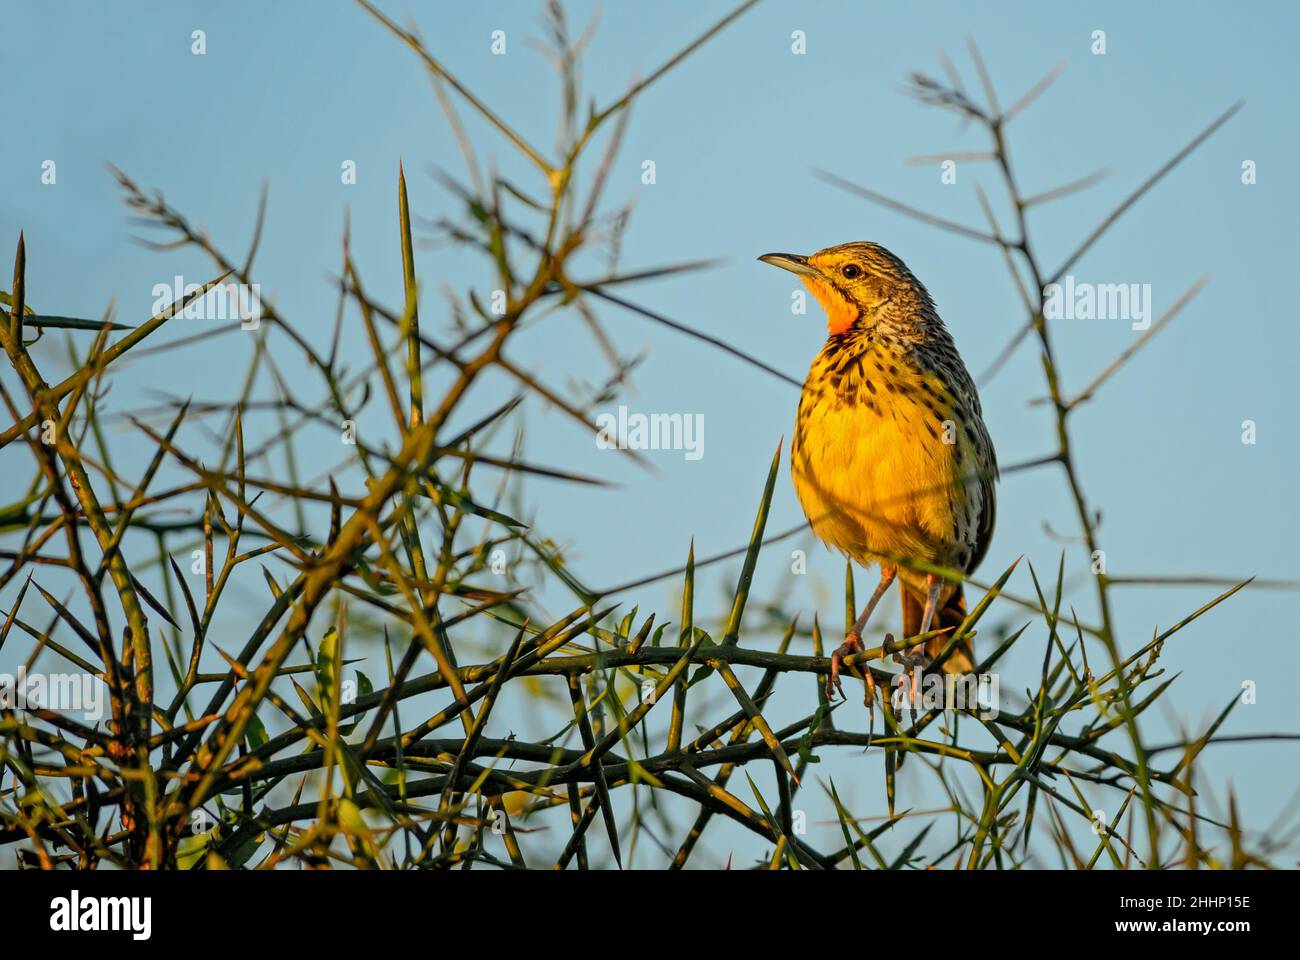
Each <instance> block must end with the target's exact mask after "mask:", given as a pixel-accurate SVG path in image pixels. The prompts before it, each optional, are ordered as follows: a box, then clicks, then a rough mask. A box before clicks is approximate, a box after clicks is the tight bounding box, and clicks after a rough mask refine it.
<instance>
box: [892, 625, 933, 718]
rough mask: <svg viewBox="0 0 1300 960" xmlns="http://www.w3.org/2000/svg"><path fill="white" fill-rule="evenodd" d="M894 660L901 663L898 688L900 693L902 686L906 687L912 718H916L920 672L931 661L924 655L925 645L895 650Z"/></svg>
mask: <svg viewBox="0 0 1300 960" xmlns="http://www.w3.org/2000/svg"><path fill="white" fill-rule="evenodd" d="M894 662H895V663H897V664H901V665H902V667H903V672H902V673H900V674H899V675H898V690H899V692H900V693H901V692H902V690H903V688H904V687H907V688H908V703H909V704H910V705H911V707H912V719H913V722H915V720H916V692H917V689H918V688H919V687H920V683H921V673H922V671H924V670H925V669H926V668H927V667H929V666H930V664H931V663H932V662H933V661H932V660H931V659H930V657H929V656H927V655H926V652H925V645H924V644H917V645H916V646H914V647H912V648H911V649H909V650H906V651H902V650H900V651H896V652H895V653H894Z"/></svg>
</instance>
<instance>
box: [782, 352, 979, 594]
mask: <svg viewBox="0 0 1300 960" xmlns="http://www.w3.org/2000/svg"><path fill="white" fill-rule="evenodd" d="M905 376H907V377H908V378H907V379H900V380H899V381H897V383H898V388H897V389H884V388H882V387H881V386H880V384H881V383H882V381H881V380H879V379H878V380H876V381H874V383H873V385H874V386H876V390H875V391H874V392H873V393H871V394H866V393H863V394H860V396H859V402H851V401H849V402H845V401H844V400H843V398H842V396H837V395H836V394H835V393H834V392H832V391H830V390H824V391H822V392H821V393H820V394H816V395H814V396H811V397H809V398H806V400H805V402H804V404H802V405H801V408H800V423H799V426H798V429H797V430H796V444H795V445H794V446H793V447H792V450H791V472H792V475H793V478H794V485H795V491H796V493H797V494H798V496H799V500H800V502H801V503H802V505H803V509H804V513H805V514H806V515H807V517H808V519H809V521H810V523H811V525H812V528H813V531H814V532H815V533H816V534H817V536H818V537H820V538H821V539H822V540H823V541H825V542H826V543H827V544H828V545H830V546H831V547H833V548H835V549H837V550H839V551H840V552H842V553H844V554H845V555H847V556H849V557H850V558H852V559H853V560H855V561H857V562H859V563H862V564H869V563H873V562H878V561H880V560H882V559H884V560H886V561H888V560H889V559H890V558H891V557H903V558H909V559H912V560H919V561H923V562H925V563H931V564H936V565H939V566H945V567H962V566H964V565H965V562H966V561H968V560H969V557H970V552H971V544H973V543H974V540H975V537H976V531H977V527H978V521H979V508H980V506H981V505H980V504H979V503H978V502H975V501H977V500H978V497H979V492H978V484H972V483H971V482H970V480H971V477H970V474H971V470H972V468H973V467H974V465H975V462H976V460H975V457H974V451H973V449H972V447H971V444H970V441H969V437H968V435H967V434H966V432H965V431H963V430H962V429H960V427H959V426H958V425H956V423H955V417H956V415H955V414H954V413H953V412H952V410H951V408H950V407H949V406H948V404H947V402H946V401H947V400H948V399H949V398H948V397H947V395H946V392H945V391H942V390H941V389H938V388H936V389H935V390H934V391H933V392H922V391H921V390H919V389H917V388H918V387H919V383H920V375H919V374H915V375H905ZM927 404H928V405H927ZM900 575H902V576H903V577H904V579H906V580H909V581H914V580H916V579H917V578H918V577H919V578H921V579H923V578H924V574H911V575H909V574H908V573H907V572H905V571H902V570H900Z"/></svg>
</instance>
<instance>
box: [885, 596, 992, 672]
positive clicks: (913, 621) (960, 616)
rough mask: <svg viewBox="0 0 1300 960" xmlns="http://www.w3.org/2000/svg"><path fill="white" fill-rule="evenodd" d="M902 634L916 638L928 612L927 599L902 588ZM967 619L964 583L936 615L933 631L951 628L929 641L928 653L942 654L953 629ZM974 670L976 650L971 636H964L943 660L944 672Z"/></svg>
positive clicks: (933, 656) (933, 654) (930, 654)
mask: <svg viewBox="0 0 1300 960" xmlns="http://www.w3.org/2000/svg"><path fill="white" fill-rule="evenodd" d="M902 594H903V636H905V637H914V636H916V635H917V634H918V633H920V632H921V620H922V619H923V618H924V615H925V598H924V596H920V597H918V596H916V595H915V594H914V593H913V592H912V591H911V590H903V591H902ZM965 619H966V598H965V596H963V594H962V589H961V584H958V585H957V589H955V590H954V591H953V592H952V595H951V596H950V597H948V600H947V602H945V603H944V605H943V606H942V607H941V608H939V612H938V613H937V614H936V615H935V618H934V623H933V624H932V625H931V629H932V630H942V629H944V628H945V627H951V628H952V629H951V630H949V631H948V632H947V633H945V634H943V635H942V636H939V637H935V638H934V639H933V640H930V641H928V642H927V643H926V649H925V652H926V655H927V656H929V657H930V658H931V659H933V658H935V657H937V656H939V654H941V653H943V649H944V647H946V646H947V645H948V641H949V640H950V639H952V634H953V631H954V630H956V629H957V628H958V627H960V626H961V625H962V623H963V622H964V621H965ZM974 669H975V651H974V650H973V649H972V647H971V643H970V640H969V639H963V640H962V641H961V643H959V644H958V645H957V647H956V648H955V649H954V650H953V651H952V653H951V654H949V655H948V659H947V660H945V661H944V662H943V670H944V672H945V673H970V672H971V671H972V670H974Z"/></svg>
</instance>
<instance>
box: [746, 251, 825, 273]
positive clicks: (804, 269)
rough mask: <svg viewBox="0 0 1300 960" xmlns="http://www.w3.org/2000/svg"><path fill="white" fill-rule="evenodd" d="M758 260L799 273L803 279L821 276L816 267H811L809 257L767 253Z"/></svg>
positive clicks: (794, 254) (795, 254)
mask: <svg viewBox="0 0 1300 960" xmlns="http://www.w3.org/2000/svg"><path fill="white" fill-rule="evenodd" d="M758 259H760V260H762V261H763V262H764V263H770V264H771V265H772V266H774V267H780V268H781V269H782V270H789V271H790V272H791V273H797V274H799V276H801V277H818V276H821V274H820V273H819V272H818V271H817V268H816V267H813V266H810V265H809V263H808V258H807V257H801V256H799V254H797V253H765V254H763V255H762V256H761V257H759V258H758Z"/></svg>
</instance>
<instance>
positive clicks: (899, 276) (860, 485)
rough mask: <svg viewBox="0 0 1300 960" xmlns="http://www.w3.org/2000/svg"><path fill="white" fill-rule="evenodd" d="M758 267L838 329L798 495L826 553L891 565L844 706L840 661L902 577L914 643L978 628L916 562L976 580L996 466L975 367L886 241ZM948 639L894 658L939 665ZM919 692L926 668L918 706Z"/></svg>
mask: <svg viewBox="0 0 1300 960" xmlns="http://www.w3.org/2000/svg"><path fill="white" fill-rule="evenodd" d="M758 259H759V260H762V261H763V262H764V263H769V264H771V265H772V266H775V267H781V268H782V269H783V270H789V271H790V272H792V273H794V274H796V275H798V277H799V278H800V279H801V280H802V281H803V282H804V284H806V285H807V287H808V289H809V290H811V291H812V294H813V296H814V297H816V298H817V301H818V303H820V304H821V305H822V308H823V309H824V310H825V311H826V317H827V328H828V330H829V337H828V339H827V340H826V345H825V346H824V347H822V350H821V352H820V353H819V354H818V355H817V358H816V359H815V360H814V361H813V363H812V368H811V369H810V370H809V371H808V379H807V380H806V381H805V382H804V386H803V396H802V397H801V398H800V400H799V413H798V417H797V419H796V421H795V429H794V442H793V443H792V444H791V445H790V466H791V473H792V475H793V478H794V487H795V491H796V492H797V493H798V495H799V501H800V503H801V504H802V505H803V510H804V513H805V514H806V515H807V517H808V520H809V523H810V524H811V525H812V529H813V532H814V533H816V534H817V536H818V537H819V538H821V539H822V540H823V541H824V542H825V543H826V544H827V545H829V546H830V547H832V548H834V549H836V550H838V551H840V552H841V553H843V554H844V555H845V556H847V557H848V558H850V559H851V560H853V561H855V562H857V563H859V564H862V565H864V566H868V565H870V564H873V563H878V564H879V565H880V582H879V584H878V585H877V586H876V589H875V590H874V592H873V593H872V594H871V599H869V600H868V601H867V604H866V607H865V608H864V609H863V611H862V615H861V616H860V617H858V620H857V622H856V623H855V624H854V625H853V628H852V629H851V630H850V631H849V633H848V635H847V636H846V637H845V639H844V643H843V645H841V646H840V647H839V649H837V650H836V651H835V653H834V655H833V656H832V658H831V673H830V677H829V679H828V681H827V684H826V691H827V695H828V696H832V695H833V694H834V692H835V691H836V690H839V692H840V695H841V696H843V690H842V689H840V681H839V674H840V670H841V662H842V660H843V658H844V657H846V656H848V655H850V654H852V653H855V652H857V651H859V650H861V649H862V631H863V630H864V628H865V627H866V624H867V620H868V618H869V617H870V616H871V613H872V611H873V610H874V609H875V607H876V604H877V603H879V601H880V598H881V597H882V596H883V595H884V594H885V592H886V591H887V590H888V589H889V587H890V586H891V585H892V584H893V582H894V580H895V578H897V579H898V581H899V593H900V594H901V597H902V603H903V636H904V637H914V636H917V635H918V634H923V633H926V632H927V631H929V630H931V629H942V628H947V627H956V626H958V625H959V624H960V623H961V622H962V621H963V620H964V619H965V616H966V610H965V603H964V601H963V599H962V590H961V584H960V583H959V582H958V583H953V582H950V581H947V580H945V579H944V578H943V577H941V576H937V575H935V574H932V573H926V572H922V571H919V570H915V569H909V567H908V566H907V561H920V562H921V563H924V564H926V565H930V566H939V567H944V568H948V569H951V570H957V571H960V572H962V573H969V572H970V571H972V570H974V569H975V567H976V566H977V565H978V564H979V562H980V560H981V559H982V558H983V556H984V553H985V551H986V550H987V549H988V544H989V539H990V537H991V536H992V533H993V518H994V510H995V507H994V488H993V485H994V482H995V480H996V479H997V471H998V467H997V458H996V456H995V454H994V451H993V441H992V440H990V439H989V434H988V430H987V429H986V428H985V426H984V420H983V419H982V417H981V413H980V400H979V394H978V393H977V392H976V390H975V384H974V382H973V381H972V380H971V377H970V374H969V373H968V372H967V371H966V365H965V364H964V363H962V359H961V355H960V354H958V352H957V347H956V345H955V344H954V343H953V339H952V336H951V335H950V334H949V333H948V330H947V329H946V328H945V327H944V325H943V321H942V320H940V319H939V314H938V312H937V311H936V310H935V307H934V301H933V300H931V299H930V294H929V293H928V292H927V291H926V289H925V287H924V286H923V285H922V284H921V281H920V280H918V279H916V277H915V276H913V275H912V272H911V271H910V270H908V269H907V265H906V264H904V263H903V261H902V260H900V259H899V258H898V257H896V256H894V254H892V253H890V252H889V251H888V250H886V249H885V248H884V247H881V246H879V245H877V244H874V243H845V244H840V245H839V246H836V247H827V248H826V249H825V250H820V251H818V252H817V253H814V254H812V255H811V256H799V255H797V254H792V253H768V254H764V255H763V256H761V257H759V258H758ZM947 640H948V636H947V635H946V634H945V635H941V636H939V637H936V638H933V639H932V640H930V641H929V644H928V649H926V648H925V647H924V646H923V645H917V646H915V647H913V648H912V649H911V651H910V652H909V654H908V655H906V656H903V657H899V656H898V655H897V654H896V655H895V658H896V659H898V660H899V661H900V662H901V663H903V664H905V665H906V666H907V667H908V668H916V667H925V666H928V664H929V661H930V659H932V658H933V657H934V656H935V655H937V654H938V652H939V651H941V650H942V649H943V648H944V646H945V645H946V644H947ZM944 668H945V669H946V670H949V671H950V672H967V671H969V670H971V669H973V661H972V659H971V651H970V650H969V648H968V647H967V649H956V650H954V651H953V652H952V654H950V656H949V659H948V660H947V661H946V662H945V664H944ZM863 673H864V676H865V677H867V678H868V683H870V676H871V673H870V671H868V670H864V671H863ZM902 683H903V681H902V679H901V678H900V686H901V685H902ZM916 684H917V674H916V672H915V670H914V671H913V679H912V699H913V703H915V696H916Z"/></svg>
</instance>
